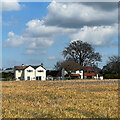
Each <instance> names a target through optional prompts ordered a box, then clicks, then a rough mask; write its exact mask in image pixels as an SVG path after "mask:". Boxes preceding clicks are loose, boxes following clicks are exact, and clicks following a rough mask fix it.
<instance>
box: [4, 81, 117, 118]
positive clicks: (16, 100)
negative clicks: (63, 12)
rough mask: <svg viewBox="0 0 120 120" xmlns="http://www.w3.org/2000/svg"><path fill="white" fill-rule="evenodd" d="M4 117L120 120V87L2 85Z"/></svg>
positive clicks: (39, 83) (65, 83) (61, 83)
mask: <svg viewBox="0 0 120 120" xmlns="http://www.w3.org/2000/svg"><path fill="white" fill-rule="evenodd" d="M89 82H90V81H89ZM80 83H83V84H80ZM2 117H3V118H118V84H117V83H114V84H113V83H112V84H111V83H109V84H101V83H99V84H87V81H82V80H66V81H8V82H2Z"/></svg>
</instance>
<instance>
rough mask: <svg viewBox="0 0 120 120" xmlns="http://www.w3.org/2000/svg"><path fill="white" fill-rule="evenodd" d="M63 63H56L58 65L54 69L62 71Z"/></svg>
mask: <svg viewBox="0 0 120 120" xmlns="http://www.w3.org/2000/svg"><path fill="white" fill-rule="evenodd" d="M61 63H62V62H60V61H58V62H56V64H55V65H54V69H55V70H62V65H61Z"/></svg>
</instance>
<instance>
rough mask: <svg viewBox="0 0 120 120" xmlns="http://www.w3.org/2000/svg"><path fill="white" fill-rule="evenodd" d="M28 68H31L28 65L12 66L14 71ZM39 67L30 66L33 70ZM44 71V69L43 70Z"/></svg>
mask: <svg viewBox="0 0 120 120" xmlns="http://www.w3.org/2000/svg"><path fill="white" fill-rule="evenodd" d="M29 66H31V65H28V66H14V69H16V70H24V69H25V68H27V67H29ZM40 66H41V65H38V66H31V67H33V68H34V69H36V68H38V67H40ZM41 67H42V66H41ZM43 68H44V67H43ZM44 69H45V68H44Z"/></svg>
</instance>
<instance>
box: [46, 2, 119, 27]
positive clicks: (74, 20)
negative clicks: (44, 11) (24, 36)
mask: <svg viewBox="0 0 120 120" xmlns="http://www.w3.org/2000/svg"><path fill="white" fill-rule="evenodd" d="M99 4H101V3H99ZM108 5H109V4H108ZM116 5H117V4H116ZM106 6H107V4H106ZM44 20H45V24H46V25H52V26H61V27H68V28H69V27H70V28H75V27H76V28H80V27H83V26H85V25H89V26H96V25H108V24H111V23H115V22H117V9H113V10H112V11H108V10H107V11H106V10H104V9H96V8H95V7H93V6H92V5H91V6H90V5H89V6H88V5H84V4H82V3H56V2H52V3H51V4H50V5H49V6H48V15H47V16H46V17H45V18H44Z"/></svg>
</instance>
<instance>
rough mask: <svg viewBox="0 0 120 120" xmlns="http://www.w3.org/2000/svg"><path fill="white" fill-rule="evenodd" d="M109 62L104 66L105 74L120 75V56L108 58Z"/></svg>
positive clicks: (103, 71)
mask: <svg viewBox="0 0 120 120" xmlns="http://www.w3.org/2000/svg"><path fill="white" fill-rule="evenodd" d="M108 59H109V60H108V62H107V64H106V65H105V66H103V69H102V73H103V74H120V56H112V57H109V58H108Z"/></svg>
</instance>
